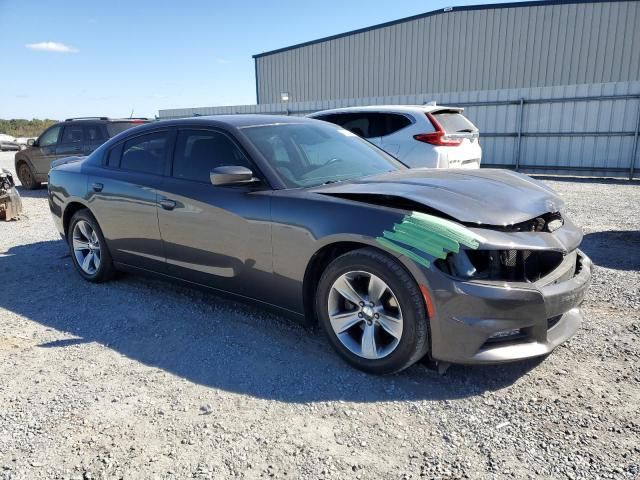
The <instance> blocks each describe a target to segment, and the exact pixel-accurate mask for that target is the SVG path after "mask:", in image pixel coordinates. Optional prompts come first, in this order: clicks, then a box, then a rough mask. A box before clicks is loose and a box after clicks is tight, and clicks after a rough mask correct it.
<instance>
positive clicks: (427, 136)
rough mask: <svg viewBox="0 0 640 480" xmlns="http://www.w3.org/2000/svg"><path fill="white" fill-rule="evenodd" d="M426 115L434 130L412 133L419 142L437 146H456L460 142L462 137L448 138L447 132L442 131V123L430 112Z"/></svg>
mask: <svg viewBox="0 0 640 480" xmlns="http://www.w3.org/2000/svg"><path fill="white" fill-rule="evenodd" d="M426 115H427V118H428V119H429V121H430V122H431V125H433V128H435V129H436V131H435V132H430V133H419V134H418V135H414V136H413V138H415V139H416V140H418V141H419V142H424V143H428V144H430V145H436V146H438V147H457V146H458V145H460V144H461V143H462V139H460V138H448V137H447V132H445V131H444V128H442V125H440V123H438V121H437V120H436V119H435V117H434V116H433V115H431V114H430V113H427V114H426Z"/></svg>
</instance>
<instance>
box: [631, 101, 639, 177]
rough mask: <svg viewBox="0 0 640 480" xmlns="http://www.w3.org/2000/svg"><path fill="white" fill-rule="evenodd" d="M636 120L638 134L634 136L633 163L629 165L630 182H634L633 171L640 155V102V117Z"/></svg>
mask: <svg viewBox="0 0 640 480" xmlns="http://www.w3.org/2000/svg"><path fill="white" fill-rule="evenodd" d="M637 117H638V118H637V119H636V132H635V133H634V135H633V147H632V148H631V163H630V165H629V180H633V171H634V169H635V165H636V154H637V153H638V132H639V131H640V100H639V101H638V115H637Z"/></svg>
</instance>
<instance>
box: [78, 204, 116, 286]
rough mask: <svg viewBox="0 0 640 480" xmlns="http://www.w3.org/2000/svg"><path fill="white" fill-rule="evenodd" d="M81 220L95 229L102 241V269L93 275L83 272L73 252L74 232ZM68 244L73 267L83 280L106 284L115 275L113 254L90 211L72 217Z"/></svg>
mask: <svg viewBox="0 0 640 480" xmlns="http://www.w3.org/2000/svg"><path fill="white" fill-rule="evenodd" d="M80 220H84V221H85V222H87V223H89V225H91V228H93V230H94V231H95V232H96V235H97V236H98V240H99V241H100V267H99V268H98V270H97V271H96V273H94V274H93V275H89V274H88V273H86V272H85V271H84V270H82V268H81V267H80V265H79V264H78V260H77V259H76V256H75V252H74V251H73V230H74V228H75V226H76V224H77V223H78V222H79V221H80ZM67 243H68V245H69V252H70V253H71V261H72V262H73V266H74V267H75V269H76V271H77V272H78V273H79V274H80V276H81V277H82V278H84V279H85V280H87V281H89V282H94V283H101V282H105V281H107V280H109V279H110V278H111V276H112V275H113V261H112V259H111V254H110V253H109V249H108V247H107V242H106V241H105V239H104V235H103V234H102V230H101V229H100V225H98V222H97V221H96V219H95V218H94V216H93V215H92V214H91V213H90V212H89V210H80V211H78V212H76V213H75V214H74V215H73V217H71V221H70V222H69V229H68V231H67Z"/></svg>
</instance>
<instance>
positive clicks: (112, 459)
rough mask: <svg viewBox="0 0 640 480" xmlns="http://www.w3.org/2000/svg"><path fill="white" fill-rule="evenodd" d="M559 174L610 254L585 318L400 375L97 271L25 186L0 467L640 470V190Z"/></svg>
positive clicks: (14, 473)
mask: <svg viewBox="0 0 640 480" xmlns="http://www.w3.org/2000/svg"><path fill="white" fill-rule="evenodd" d="M12 159H13V155H12V154H0V166H5V167H12V164H13V160H12ZM544 180H545V181H547V182H548V183H549V184H550V185H551V186H552V187H553V188H555V189H556V190H558V191H559V192H560V193H561V194H562V195H563V196H564V197H565V199H566V200H567V202H568V206H569V211H570V213H571V215H572V217H573V218H574V219H575V220H576V221H577V223H578V224H579V225H581V226H582V227H584V230H585V232H586V237H585V242H584V244H583V248H584V250H585V251H586V252H587V254H589V255H590V256H591V257H592V259H593V260H594V262H595V264H596V268H595V272H594V278H593V287H592V288H591V290H590V292H589V294H588V296H587V299H586V301H585V304H584V310H585V315H586V321H585V325H584V327H583V328H582V329H581V330H580V331H579V333H578V334H577V335H576V336H575V337H574V338H572V339H571V340H570V341H569V342H567V343H566V344H565V345H563V346H561V347H560V348H558V349H557V350H556V351H555V352H554V353H553V354H552V355H550V356H549V357H548V358H545V359H541V360H536V361H529V362H522V363H517V364H509V365H503V366H492V367H463V366H453V367H451V368H450V369H449V371H448V372H447V374H446V375H445V376H440V375H438V374H437V373H436V372H435V371H434V370H433V369H431V368H429V367H428V366H426V365H423V364H419V365H416V366H414V367H411V368H410V369H408V370H407V371H405V372H403V373H401V374H399V375H395V376H391V377H384V378H378V377H373V376H369V375H365V374H362V373H360V372H358V371H356V370H353V369H351V368H350V367H348V366H346V365H345V364H344V363H342V362H341V361H340V360H339V359H338V357H337V356H336V355H335V354H334V353H333V352H332V351H331V350H330V348H329V346H328V344H327V343H326V342H325V340H324V338H323V337H322V335H321V333H320V332H319V331H316V330H306V329H303V328H301V327H298V326H296V325H294V324H292V323H290V322H289V321H287V320H285V319H281V318H278V317H275V316H272V315H269V314H265V313H263V312H261V311H259V310H257V309H256V308H253V307H250V306H246V305H242V304H237V303H233V302H231V301H227V300H222V299H220V298H218V297H216V296H214V295H212V294H210V293H207V292H201V291H196V290H190V289H186V288H182V287H178V286H175V285H173V284H169V283H165V282H162V281H159V280H154V279H147V278H142V277H136V276H123V277H122V278H120V279H119V280H118V281H115V282H112V283H109V284H104V285H92V284H89V283H86V282H84V281H82V280H81V279H80V277H79V276H78V275H77V274H76V273H75V272H74V271H73V267H72V264H71V260H70V258H69V256H68V254H67V249H66V247H65V245H64V244H63V242H62V241H61V240H60V239H59V237H58V235H57V233H56V231H55V229H54V227H53V224H52V221H51V219H50V216H49V211H48V206H47V201H46V196H45V191H44V190H40V191H36V192H29V191H25V190H22V189H21V190H20V193H21V194H22V196H23V202H24V207H25V215H24V218H23V219H22V220H20V221H18V222H11V223H0V274H1V275H2V280H0V282H2V283H1V285H2V286H1V287H0V479H18V478H19V479H27V478H28V479H32V478H77V479H82V478H84V479H89V478H95V479H97V478H229V477H240V478H260V477H276V478H309V479H317V478H336V479H348V478H361V479H367V478H389V479H401V478H473V479H484V478H504V477H513V478H584V479H596V478H626V479H628V478H640V411H639V408H640V362H639V360H640V342H639V341H638V340H639V338H638V337H639V335H640V293H639V292H640V273H639V271H640V231H639V230H638V229H639V223H640V185H639V184H638V183H635V184H631V183H628V182H626V181H602V180H575V179H573V180H569V179H550V178H545V179H544Z"/></svg>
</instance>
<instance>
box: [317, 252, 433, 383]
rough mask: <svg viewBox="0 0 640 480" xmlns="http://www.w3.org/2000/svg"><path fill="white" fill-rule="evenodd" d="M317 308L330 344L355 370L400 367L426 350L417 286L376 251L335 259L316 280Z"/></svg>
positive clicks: (381, 371) (378, 371) (382, 370)
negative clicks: (318, 279) (317, 282)
mask: <svg viewBox="0 0 640 480" xmlns="http://www.w3.org/2000/svg"><path fill="white" fill-rule="evenodd" d="M316 311H317V314H318V318H319V320H320V323H321V324H322V326H323V328H324V330H325V332H326V334H327V336H328V338H329V342H330V343H331V345H332V346H333V348H334V349H335V350H336V351H337V352H338V353H339V354H340V355H341V356H342V357H343V358H344V359H345V360H346V361H347V362H349V363H350V364H351V365H353V366H355V367H356V368H359V369H360V370H364V371H366V372H369V373H376V374H388V373H394V372H399V371H401V370H403V369H405V368H407V367H409V366H410V365H412V364H413V363H415V362H416V361H418V360H419V359H420V358H422V357H423V356H424V355H425V354H426V353H427V351H428V347H429V334H428V324H427V321H428V319H427V314H426V311H425V306H424V301H423V299H422V295H421V294H420V289H419V288H418V285H417V284H416V282H415V280H414V279H413V278H412V277H411V276H410V275H409V273H408V272H407V271H406V270H405V269H404V268H403V267H402V265H400V264H399V263H398V262H397V261H396V260H394V259H393V258H392V257H389V256H387V255H386V254H384V253H383V252H380V251H378V250H375V249H372V248H363V249H360V250H355V251H352V252H349V253H346V254H344V255H342V256H340V257H338V258H337V259H335V260H334V261H333V262H332V263H331V264H330V265H329V266H328V267H327V269H326V270H325V271H324V273H323V274H322V277H321V279H320V282H319V284H318V290H317V294H316Z"/></svg>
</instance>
